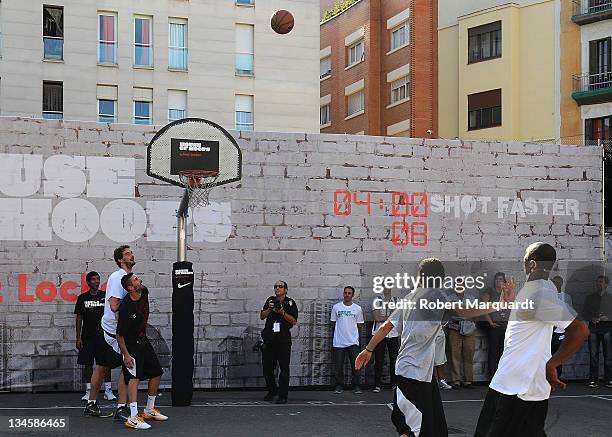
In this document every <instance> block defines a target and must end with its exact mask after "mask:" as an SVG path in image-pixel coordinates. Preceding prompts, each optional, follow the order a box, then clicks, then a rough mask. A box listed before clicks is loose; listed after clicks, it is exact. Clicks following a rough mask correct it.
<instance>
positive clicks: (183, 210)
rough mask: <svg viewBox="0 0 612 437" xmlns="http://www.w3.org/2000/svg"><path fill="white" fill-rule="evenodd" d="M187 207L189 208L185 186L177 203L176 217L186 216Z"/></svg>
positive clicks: (187, 191) (187, 192)
mask: <svg viewBox="0 0 612 437" xmlns="http://www.w3.org/2000/svg"><path fill="white" fill-rule="evenodd" d="M187 208H189V190H188V189H187V188H185V191H183V197H182V198H181V203H180V204H179V208H178V211H177V212H176V215H177V217H182V216H187Z"/></svg>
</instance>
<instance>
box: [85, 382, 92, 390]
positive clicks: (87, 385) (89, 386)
mask: <svg viewBox="0 0 612 437" xmlns="http://www.w3.org/2000/svg"><path fill="white" fill-rule="evenodd" d="M85 386H86V387H87V391H91V382H88V383H87V384H86V385H85Z"/></svg>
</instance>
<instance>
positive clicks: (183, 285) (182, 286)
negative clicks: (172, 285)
mask: <svg viewBox="0 0 612 437" xmlns="http://www.w3.org/2000/svg"><path fill="white" fill-rule="evenodd" d="M189 284H191V282H188V283H186V284H179V285H178V288H184V287H187V286H188V285H189Z"/></svg>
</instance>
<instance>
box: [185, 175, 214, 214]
mask: <svg viewBox="0 0 612 437" xmlns="http://www.w3.org/2000/svg"><path fill="white" fill-rule="evenodd" d="M218 177H219V172H218V171H214V170H182V171H180V172H179V178H180V180H181V182H182V183H183V185H184V186H185V188H186V189H187V193H188V195H189V206H190V207H191V208H198V207H201V206H208V204H209V202H208V195H209V194H210V191H211V190H212V188H213V187H214V186H215V184H216V182H217V178H218Z"/></svg>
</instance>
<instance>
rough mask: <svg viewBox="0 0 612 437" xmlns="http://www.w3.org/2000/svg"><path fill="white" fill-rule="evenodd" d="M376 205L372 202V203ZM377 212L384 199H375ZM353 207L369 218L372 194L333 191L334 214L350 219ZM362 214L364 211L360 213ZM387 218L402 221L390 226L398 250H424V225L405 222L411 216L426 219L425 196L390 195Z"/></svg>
mask: <svg viewBox="0 0 612 437" xmlns="http://www.w3.org/2000/svg"><path fill="white" fill-rule="evenodd" d="M375 202H376V199H375ZM378 204H379V205H380V209H384V208H383V206H384V199H383V198H382V197H381V198H379V199H378ZM353 206H355V207H357V206H360V207H366V208H367V214H368V215H371V214H372V193H370V192H364V193H357V192H353V191H350V190H337V191H335V192H334V214H335V215H339V216H344V217H346V216H350V215H351V214H352V212H353ZM364 212H365V210H364ZM391 214H392V215H393V217H397V218H402V219H404V221H396V222H393V225H392V226H391V242H392V243H393V245H395V246H398V247H402V246H408V245H410V246H427V243H428V242H429V240H428V235H427V223H425V222H423V221H415V222H406V221H405V218H406V217H408V216H412V217H414V218H415V219H422V218H427V217H429V198H428V196H427V193H424V192H417V193H405V192H397V191H396V192H393V193H391Z"/></svg>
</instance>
